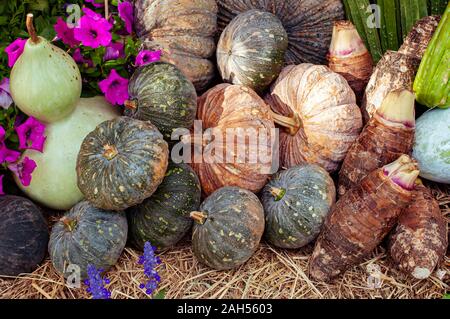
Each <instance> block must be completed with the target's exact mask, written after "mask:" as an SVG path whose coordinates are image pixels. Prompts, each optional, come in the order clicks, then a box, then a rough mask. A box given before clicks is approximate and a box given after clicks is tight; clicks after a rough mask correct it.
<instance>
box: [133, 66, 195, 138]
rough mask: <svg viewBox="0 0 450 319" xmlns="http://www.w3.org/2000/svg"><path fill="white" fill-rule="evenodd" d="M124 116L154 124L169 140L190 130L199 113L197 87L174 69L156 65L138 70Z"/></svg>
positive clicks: (135, 73)
mask: <svg viewBox="0 0 450 319" xmlns="http://www.w3.org/2000/svg"><path fill="white" fill-rule="evenodd" d="M128 91H129V94H130V99H129V100H128V101H126V102H125V106H126V108H125V115H126V116H130V117H132V118H135V119H138V120H142V121H151V122H152V123H153V124H154V125H155V126H156V127H157V128H158V130H159V131H160V132H161V133H162V134H163V135H164V138H165V139H166V140H170V137H171V134H172V131H173V130H174V129H177V128H187V129H190V128H191V127H192V125H193V123H194V119H195V114H196V112H197V93H196V91H195V88H194V85H193V84H192V83H191V82H190V81H189V80H188V79H187V78H186V77H185V76H184V75H183V73H182V72H181V71H180V70H179V69H177V68H176V67H175V66H174V65H172V64H170V63H165V62H154V63H150V64H147V65H145V66H143V67H140V68H138V69H136V71H135V72H134V73H133V75H132V77H131V79H130V83H129V85H128Z"/></svg>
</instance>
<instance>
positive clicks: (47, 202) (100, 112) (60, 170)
mask: <svg viewBox="0 0 450 319" xmlns="http://www.w3.org/2000/svg"><path fill="white" fill-rule="evenodd" d="M119 115H120V114H119V111H118V109H117V107H113V106H112V105H111V104H109V103H108V102H106V100H105V99H104V98H103V97H100V96H97V97H93V98H81V99H80V101H79V102H78V104H77V106H76V107H75V110H74V111H73V113H71V114H70V115H69V116H68V117H66V118H64V119H62V120H60V121H58V122H55V123H50V124H47V126H46V128H45V135H46V136H47V139H46V141H45V145H44V152H43V153H41V152H38V151H35V150H26V151H25V152H24V153H23V155H22V157H25V156H26V157H29V158H30V159H32V160H34V161H35V162H36V165H37V167H36V169H35V170H34V171H33V178H32V179H31V183H30V185H29V186H27V187H25V186H23V185H22V183H21V182H20V180H19V179H18V178H17V177H16V176H14V179H15V181H16V184H17V186H18V187H19V188H20V189H21V190H22V191H23V192H24V193H25V194H26V195H27V196H28V197H30V198H31V199H33V200H34V201H36V202H38V203H39V204H42V205H43V206H46V207H49V208H52V209H57V210H68V209H70V208H71V207H72V206H74V205H75V204H76V203H78V202H79V201H81V200H82V199H83V194H82V193H81V192H80V190H79V189H78V186H77V173H76V168H75V167H76V162H77V156H78V152H79V150H80V146H81V142H83V139H84V138H85V137H86V135H88V134H89V133H90V132H91V131H92V130H94V129H95V127H96V126H97V125H98V124H100V123H102V122H103V121H106V120H111V119H114V118H116V117H118V116H119Z"/></svg>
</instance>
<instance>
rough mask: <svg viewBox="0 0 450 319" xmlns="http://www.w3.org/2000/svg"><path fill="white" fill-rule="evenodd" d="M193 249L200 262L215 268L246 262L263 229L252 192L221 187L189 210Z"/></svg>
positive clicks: (259, 204)
mask: <svg viewBox="0 0 450 319" xmlns="http://www.w3.org/2000/svg"><path fill="white" fill-rule="evenodd" d="M191 217H192V218H193V219H194V220H195V223H194V229H193V233H192V249H193V252H194V255H195V257H196V258H197V259H198V260H199V261H200V262H202V263H203V264H205V265H207V266H209V267H211V268H214V269H218V270H224V269H231V268H235V267H237V266H239V265H241V264H243V263H245V262H246V261H247V260H248V259H249V258H250V257H251V256H252V255H253V253H254V252H255V251H256V249H257V248H258V245H259V242H260V240H261V237H262V235H263V232H264V211H263V207H262V205H261V203H260V201H259V200H258V197H256V195H254V194H253V193H251V192H249V191H247V190H244V189H241V188H238V187H224V188H221V189H219V190H217V191H216V192H214V193H213V194H212V195H211V196H209V197H208V198H207V199H206V200H205V201H204V202H203V203H202V205H201V206H200V209H199V211H197V212H192V213H191Z"/></svg>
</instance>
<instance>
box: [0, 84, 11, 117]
mask: <svg viewBox="0 0 450 319" xmlns="http://www.w3.org/2000/svg"><path fill="white" fill-rule="evenodd" d="M12 103H13V100H12V97H11V92H10V91H9V79H8V78H3V80H2V81H1V82H0V106H1V107H2V108H4V109H5V110H6V109H8V108H9V107H10V106H11V104H12Z"/></svg>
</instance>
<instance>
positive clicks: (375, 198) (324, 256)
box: [309, 155, 419, 281]
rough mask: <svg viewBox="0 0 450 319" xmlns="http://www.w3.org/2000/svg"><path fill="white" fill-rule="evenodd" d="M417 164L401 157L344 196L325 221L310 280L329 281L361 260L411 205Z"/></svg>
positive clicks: (374, 172) (376, 171)
mask: <svg viewBox="0 0 450 319" xmlns="http://www.w3.org/2000/svg"><path fill="white" fill-rule="evenodd" d="M418 175H419V171H418V169H417V164H416V163H415V162H413V160H412V159H411V158H410V157H409V156H407V155H402V156H401V157H400V158H399V159H397V160H396V161H395V162H393V163H391V164H388V165H386V166H384V167H383V168H380V169H377V170H375V171H373V172H372V173H370V174H369V175H368V176H367V177H366V178H364V179H363V180H362V181H361V183H360V184H359V185H358V186H356V187H354V188H352V189H351V190H350V191H348V192H347V193H345V195H344V196H343V197H341V198H340V199H339V201H338V202H337V203H336V205H335V206H334V207H333V208H332V211H331V213H330V215H328V217H327V219H326V220H325V224H324V225H323V228H322V233H321V234H320V236H319V239H318V240H317V242H316V246H315V248H314V252H313V254H312V256H311V259H310V262H309V273H310V276H311V277H312V278H313V279H316V280H319V281H328V280H330V279H332V278H334V277H336V276H338V275H340V274H342V273H343V272H345V270H347V269H348V268H349V267H351V266H353V265H356V264H358V263H360V262H361V261H363V260H364V258H366V257H367V256H368V255H369V254H370V253H371V252H372V251H373V250H374V249H375V248H376V247H377V246H378V244H379V243H380V242H381V241H382V240H383V238H384V237H385V236H386V235H387V234H388V232H389V231H390V230H391V229H392V228H393V227H394V225H395V223H396V222H397V219H398V216H399V215H400V213H401V211H402V210H403V209H404V208H405V207H406V206H407V205H408V204H409V203H410V201H411V199H412V196H413V192H412V191H411V189H412V188H413V187H414V182H415V180H416V178H417V176H418Z"/></svg>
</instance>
